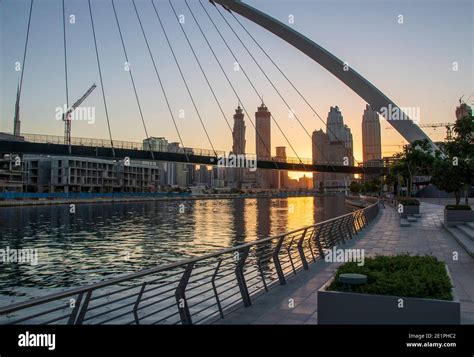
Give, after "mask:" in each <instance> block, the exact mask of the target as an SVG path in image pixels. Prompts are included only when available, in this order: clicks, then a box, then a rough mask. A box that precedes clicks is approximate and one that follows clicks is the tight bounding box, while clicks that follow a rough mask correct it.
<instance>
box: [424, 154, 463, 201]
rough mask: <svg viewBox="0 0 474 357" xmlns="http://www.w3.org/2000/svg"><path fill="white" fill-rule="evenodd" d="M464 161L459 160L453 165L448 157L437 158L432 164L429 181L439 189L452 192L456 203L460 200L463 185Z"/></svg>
mask: <svg viewBox="0 0 474 357" xmlns="http://www.w3.org/2000/svg"><path fill="white" fill-rule="evenodd" d="M465 171H466V162H465V161H459V162H458V163H457V165H453V162H451V161H450V160H449V159H442V158H438V159H436V160H435V163H434V165H433V172H432V177H431V182H432V183H433V184H434V185H435V186H436V187H437V188H438V189H440V190H443V191H446V192H454V196H455V197H456V205H459V202H460V200H461V190H462V189H463V187H464V182H463V181H464V177H465V175H466V174H465Z"/></svg>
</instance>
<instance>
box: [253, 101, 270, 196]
mask: <svg viewBox="0 0 474 357" xmlns="http://www.w3.org/2000/svg"><path fill="white" fill-rule="evenodd" d="M270 120H271V113H270V111H269V110H268V108H267V107H266V106H265V104H264V103H263V102H262V105H261V106H260V107H258V109H257V111H256V112H255V127H256V129H257V130H256V135H255V136H256V145H255V148H256V153H257V160H265V159H267V160H270V159H271V157H272V156H271V147H272V146H271V145H272V143H271V131H270ZM270 181H271V175H270V172H269V170H258V171H257V184H258V186H259V187H260V188H264V189H268V188H270Z"/></svg>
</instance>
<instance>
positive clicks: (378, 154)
mask: <svg viewBox="0 0 474 357" xmlns="http://www.w3.org/2000/svg"><path fill="white" fill-rule="evenodd" d="M362 157H363V160H364V163H367V162H369V161H371V160H381V159H382V139H381V136H380V120H379V115H378V114H377V112H376V111H374V110H373V109H372V108H371V107H370V105H368V104H367V105H366V107H365V110H364V114H363V115H362Z"/></svg>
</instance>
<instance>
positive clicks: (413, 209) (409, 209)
mask: <svg viewBox="0 0 474 357" xmlns="http://www.w3.org/2000/svg"><path fill="white" fill-rule="evenodd" d="M414 214H420V206H405V205H404V206H403V213H402V217H404V218H406V217H407V216H413V215H414Z"/></svg>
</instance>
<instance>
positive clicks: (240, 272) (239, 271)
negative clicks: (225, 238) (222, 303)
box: [235, 247, 252, 307]
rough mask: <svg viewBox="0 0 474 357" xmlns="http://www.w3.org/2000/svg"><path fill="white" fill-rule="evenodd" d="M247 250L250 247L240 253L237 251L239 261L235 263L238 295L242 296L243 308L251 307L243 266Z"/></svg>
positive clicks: (247, 253)
mask: <svg viewBox="0 0 474 357" xmlns="http://www.w3.org/2000/svg"><path fill="white" fill-rule="evenodd" d="M249 250H250V247H246V248H244V249H243V250H242V251H239V261H238V262H237V266H236V268H235V276H236V277H237V283H238V284H239V289H240V294H241V295H242V301H243V303H244V306H245V307H249V306H250V305H252V302H251V301H250V295H249V291H248V289H247V284H246V282H245V276H244V264H245V260H246V259H247V256H248V255H249Z"/></svg>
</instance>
